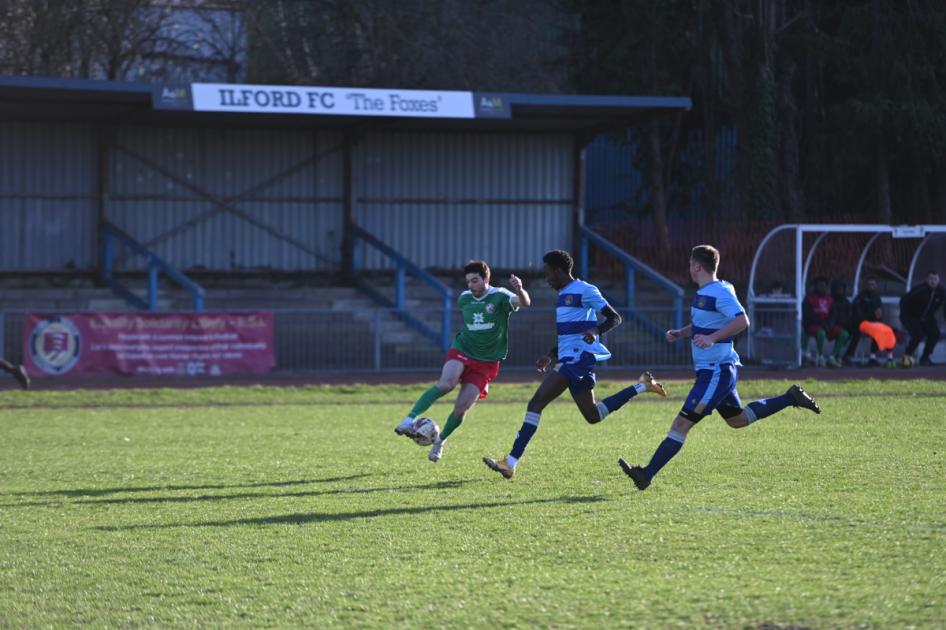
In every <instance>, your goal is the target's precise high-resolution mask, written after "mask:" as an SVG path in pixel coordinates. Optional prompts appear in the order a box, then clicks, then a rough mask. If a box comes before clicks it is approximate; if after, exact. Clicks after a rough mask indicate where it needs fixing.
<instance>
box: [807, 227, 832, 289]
mask: <svg viewBox="0 0 946 630" xmlns="http://www.w3.org/2000/svg"><path fill="white" fill-rule="evenodd" d="M826 236H828V233H827V232H822V233H821V234H819V235H818V238H816V239H815V242H814V243H812V245H811V249H810V250H808V256H807V257H806V258H805V269H804V270H803V271H802V274H801V276H802V278H801V279H802V281H803V282H804V283H805V285H807V284H808V270H809V269H810V268H811V259H812V258H814V257H815V250H816V249H818V246H819V245H821V241H823V240H824V239H825V237H826ZM804 288H805V287H804V286H802V289H804Z"/></svg>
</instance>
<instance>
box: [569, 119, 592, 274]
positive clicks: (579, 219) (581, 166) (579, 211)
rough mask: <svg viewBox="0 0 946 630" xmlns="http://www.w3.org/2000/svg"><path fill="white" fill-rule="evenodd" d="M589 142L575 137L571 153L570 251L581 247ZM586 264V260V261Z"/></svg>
mask: <svg viewBox="0 0 946 630" xmlns="http://www.w3.org/2000/svg"><path fill="white" fill-rule="evenodd" d="M589 142H590V140H588V139H587V138H583V137H581V136H575V146H574V150H573V151H572V160H573V164H572V245H571V246H572V251H574V250H575V248H579V247H581V245H582V238H581V236H580V234H579V233H580V232H581V230H579V229H578V228H579V226H582V225H584V224H585V180H586V177H587V169H586V165H585V161H586V159H587V151H586V147H587V146H588V143H589ZM586 262H587V260H586ZM586 272H587V267H585V268H584V269H583V270H582V272H581V273H582V276H583V277H585V274H586Z"/></svg>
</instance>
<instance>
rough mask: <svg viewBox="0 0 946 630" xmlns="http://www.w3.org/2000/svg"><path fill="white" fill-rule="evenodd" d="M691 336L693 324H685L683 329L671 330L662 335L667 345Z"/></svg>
mask: <svg viewBox="0 0 946 630" xmlns="http://www.w3.org/2000/svg"><path fill="white" fill-rule="evenodd" d="M691 334H693V324H687V325H686V326H684V327H683V328H671V329H670V330H668V331H667V332H666V334H665V335H664V336H665V337H666V339H667V341H668V342H669V343H673V342H675V341H679V340H681V339H686V338H687V337H689V336H690V335H691Z"/></svg>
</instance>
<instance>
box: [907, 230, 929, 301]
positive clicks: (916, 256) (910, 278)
mask: <svg viewBox="0 0 946 630" xmlns="http://www.w3.org/2000/svg"><path fill="white" fill-rule="evenodd" d="M930 236H931V234H927V235H926V236H925V237H923V240H922V241H920V244H919V245H917V247H916V251H915V252H913V260H911V261H910V270H909V271H908V272H907V289H906V291H904V293H906V292H907V291H909V290H910V289H912V288H913V271H914V269H916V261H917V260H919V259H920V252H921V251H923V248H924V247H925V246H926V243H927V241H929V240H930Z"/></svg>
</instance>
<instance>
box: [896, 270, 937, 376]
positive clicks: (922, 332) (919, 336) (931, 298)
mask: <svg viewBox="0 0 946 630" xmlns="http://www.w3.org/2000/svg"><path fill="white" fill-rule="evenodd" d="M944 302H946V289H944V288H943V287H942V286H940V283H939V273H937V272H935V271H931V272H929V274H927V276H926V282H924V283H923V284H920V285H917V286H915V287H913V288H912V289H911V290H910V291H909V292H908V293H906V294H905V295H904V296H903V297H901V298H900V323H902V324H903V327H904V328H906V329H907V330H908V331H909V332H910V342H909V343H908V344H907V347H906V350H905V351H904V355H903V358H904V365H907V364H908V363H909V360H910V359H911V358H912V356H913V353H914V352H915V351H916V349H917V346H919V345H920V342H921V341H923V340H924V338H925V339H926V344H925V345H924V347H923V356H921V357H920V365H933V362H932V361H931V360H930V355H931V354H933V349H934V348H935V347H936V343H937V342H938V341H939V324H938V323H937V321H936V311H937V310H939V309H942V308H943V303H944Z"/></svg>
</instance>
